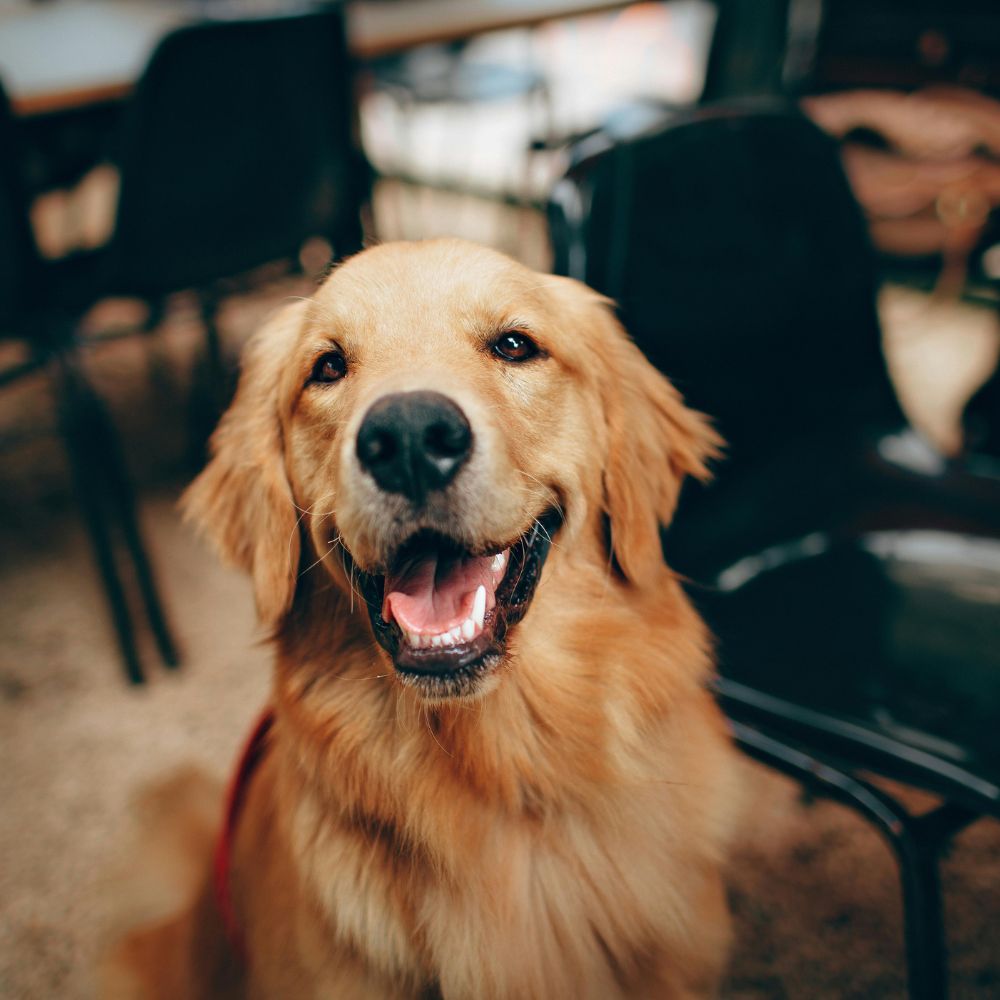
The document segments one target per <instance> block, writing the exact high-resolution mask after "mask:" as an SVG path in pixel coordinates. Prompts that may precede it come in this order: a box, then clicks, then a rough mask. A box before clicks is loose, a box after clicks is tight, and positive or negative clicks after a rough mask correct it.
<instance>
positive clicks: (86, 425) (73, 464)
mask: <svg viewBox="0 0 1000 1000" xmlns="http://www.w3.org/2000/svg"><path fill="white" fill-rule="evenodd" d="M59 375H60V378H59V391H58V398H59V427H60V432H61V435H62V439H63V443H64V445H65V447H66V453H67V456H68V458H69V463H70V469H71V471H72V474H73V480H74V483H75V484H76V492H77V496H78V499H79V503H80V508H81V510H82V513H83V517H84V521H85V523H86V525H87V531H88V533H89V535H90V541H91V545H92V546H93V549H94V556H95V558H96V560H97V568H98V571H99V572H100V574H101V579H102V581H103V583H104V593H105V595H106V597H107V599H108V606H109V609H110V611H111V618H112V621H113V622H114V626H115V634H116V636H117V638H118V646H119V649H120V650H121V655H122V660H123V661H124V665H125V673H126V676H127V677H128V679H129V681H130V682H131V683H133V684H141V683H142V682H143V681H144V680H145V677H144V676H143V672H142V664H141V662H140V660H139V654H138V651H137V650H136V646H135V631H134V629H133V627H132V617H131V615H130V613H129V608H128V601H127V600H126V598H125V589H124V587H123V586H122V582H121V578H120V577H119V575H118V567H117V565H116V563H115V556H114V548H113V545H112V541H111V533H110V530H109V526H108V519H107V515H106V512H105V511H104V509H103V500H102V498H101V489H100V485H99V484H98V482H97V481H96V479H95V477H94V470H95V468H97V467H98V461H99V460H98V459H97V458H96V455H95V452H96V451H97V449H98V448H99V442H98V439H97V438H96V437H95V436H94V435H93V434H92V433H91V430H92V421H93V411H92V408H91V405H90V399H88V397H87V394H86V393H82V392H81V391H80V385H79V381H78V379H77V377H75V375H74V374H73V372H72V362H70V361H67V360H66V359H60V372H59Z"/></svg>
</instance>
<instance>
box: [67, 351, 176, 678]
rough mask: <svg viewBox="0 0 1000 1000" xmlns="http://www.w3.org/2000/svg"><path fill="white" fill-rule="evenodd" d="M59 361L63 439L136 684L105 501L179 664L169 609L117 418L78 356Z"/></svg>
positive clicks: (166, 651) (163, 647)
mask: <svg viewBox="0 0 1000 1000" xmlns="http://www.w3.org/2000/svg"><path fill="white" fill-rule="evenodd" d="M59 366H60V393H59V398H60V412H61V424H62V429H63V438H64V440H65V441H66V444H67V449H68V451H69V454H70V461H71V463H72V465H73V469H74V476H75V479H76V481H77V484H78V489H79V492H80V497H81V505H82V507H83V510H84V516H85V517H86V519H87V523H88V526H89V528H90V533H91V538H92V539H93V542H94V547H95V551H96V553H97V558H98V564H99V567H100V569H101V575H102V577H103V579H104V583H105V589H106V591H107V593H108V597H109V600H110V602H111V606H112V614H113V617H114V620H115V626H116V629H117V632H118V637H119V644H120V645H121V647H122V653H123V657H124V659H125V664H126V672H127V673H128V676H129V679H130V680H131V681H132V682H133V683H141V682H142V680H143V679H144V678H143V673H142V667H141V665H140V663H139V659H138V655H137V653H136V649H135V641H134V629H133V626H132V620H131V617H130V615H129V610H128V603H127V601H126V598H125V592H124V587H123V586H122V583H121V579H120V577H119V575H118V571H117V566H116V563H115V558H114V547H113V544H112V538H111V531H110V521H109V518H108V513H107V511H106V510H105V509H104V508H105V504H107V505H109V506H110V507H111V508H112V509H113V511H114V515H115V516H116V518H117V522H118V525H119V527H120V529H121V532H122V536H123V538H124V541H125V547H126V550H127V552H128V554H129V556H130V558H131V560H132V564H133V568H134V570H135V577H136V582H137V584H138V587H139V592H140V595H141V597H142V601H143V605H144V607H145V611H146V615H147V617H148V619H149V624H150V628H151V630H152V632H153V637H154V640H155V642H156V645H157V649H158V650H159V653H160V656H161V657H162V659H163V662H164V663H165V664H166V665H167V666H169V667H175V666H177V664H178V662H179V660H178V656H177V649H176V646H175V644H174V641H173V639H172V637H171V634H170V629H169V626H168V624H167V621H166V617H165V615H164V613H163V607H162V604H161V602H160V598H159V595H158V593H157V590H156V583H155V579H154V575H153V571H152V568H151V565H150V562H149V557H148V556H147V554H146V550H145V548H144V546H143V543H142V535H141V533H140V531H139V524H138V520H137V517H136V511H135V502H134V498H133V495H132V489H131V485H130V483H129V479H128V475H127V473H126V471H125V462H124V458H123V456H122V454H121V448H120V446H119V443H118V438H117V435H116V433H115V430H114V426H113V424H112V423H111V418H110V417H109V415H108V413H107V411H106V410H105V408H104V406H103V404H102V403H101V401H100V399H99V398H98V396H97V395H96V393H95V392H94V391H93V389H92V388H91V387H90V385H89V384H88V383H87V381H86V379H85V378H84V376H83V374H82V372H81V371H80V370H79V364H78V361H77V359H76V357H75V356H69V355H67V354H65V353H64V354H63V355H62V356H61V357H60V359H59ZM98 478H99V479H100V481H101V482H100V483H99V482H98ZM102 487H103V489H102ZM102 492H103V493H104V494H105V495H104V496H102Z"/></svg>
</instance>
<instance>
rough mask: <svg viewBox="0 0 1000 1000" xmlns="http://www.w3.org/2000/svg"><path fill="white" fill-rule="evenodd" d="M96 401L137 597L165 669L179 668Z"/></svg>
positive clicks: (113, 439) (120, 466) (114, 442)
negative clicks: (140, 600)
mask: <svg viewBox="0 0 1000 1000" xmlns="http://www.w3.org/2000/svg"><path fill="white" fill-rule="evenodd" d="M95 402H96V403H97V409H96V416H97V419H98V420H100V422H101V423H102V424H103V427H102V437H103V440H104V442H105V447H104V456H103V458H104V471H105V475H106V476H107V482H108V485H109V487H110V492H111V499H112V502H113V503H114V505H115V507H116V508H117V515H118V523H119V526H120V527H121V531H122V536H123V538H124V540H125V547H126V549H127V550H128V554H129V556H130V557H131V559H132V565H133V567H134V569H135V578H136V583H137V584H138V586H139V594H140V595H141V597H142V603H143V606H144V607H145V610H146V617H147V618H148V619H149V627H150V630H151V631H152V633H153V639H154V641H155V642H156V648H157V650H158V651H159V653H160V658H161V659H162V660H163V663H164V664H165V665H166V666H168V667H176V666H178V665H179V663H180V659H179V657H178V655H177V647H176V645H175V644H174V640H173V638H172V636H171V634H170V627H169V625H168V624H167V620H166V616H165V614H164V612H163V604H162V602H161V601H160V596H159V594H158V593H157V589H156V580H155V577H154V575H153V570H152V567H151V565H150V562H149V556H148V555H147V554H146V549H145V546H144V545H143V542H142V534H141V532H140V530H139V521H138V517H137V515H136V509H135V498H134V496H133V493H132V485H131V483H130V482H129V478H128V474H127V472H126V470H125V459H124V457H123V455H122V454H121V448H120V446H119V443H118V439H117V435H116V434H115V432H114V428H113V427H112V426H111V423H110V419H109V417H108V414H107V412H106V411H105V410H104V408H103V407H102V406H101V405H100V403H99V401H97V400H96V399H95Z"/></svg>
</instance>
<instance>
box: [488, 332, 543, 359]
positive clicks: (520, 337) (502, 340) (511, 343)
mask: <svg viewBox="0 0 1000 1000" xmlns="http://www.w3.org/2000/svg"><path fill="white" fill-rule="evenodd" d="M493 353H494V354H496V355H498V356H499V357H501V358H503V359H504V361H527V360H528V359H529V358H533V357H534V356H535V355H536V354H538V345H537V344H536V343H535V342H534V341H533V340H532V339H531V337H528V336H526V335H525V334H523V333H504V334H501V335H500V336H499V337H498V338H497V339H496V340H495V341H494V342H493Z"/></svg>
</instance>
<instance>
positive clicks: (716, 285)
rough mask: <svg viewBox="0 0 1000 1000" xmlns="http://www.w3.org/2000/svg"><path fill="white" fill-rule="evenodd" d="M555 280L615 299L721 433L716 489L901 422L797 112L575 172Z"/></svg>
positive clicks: (848, 214)
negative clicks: (737, 474) (798, 454)
mask: <svg viewBox="0 0 1000 1000" xmlns="http://www.w3.org/2000/svg"><path fill="white" fill-rule="evenodd" d="M551 221H552V237H553V244H554V250H555V267H556V270H557V271H561V272H562V273H568V274H571V275H572V276H573V277H577V278H580V279H581V280H583V281H586V282H587V283H588V284H590V285H592V286H593V287H594V288H597V289H598V290H599V291H601V292H604V293H605V294H607V295H609V296H610V297H611V298H613V299H615V300H616V301H617V302H618V304H619V308H620V312H621V315H622V319H623V321H624V323H625V325H626V327H627V329H628V330H629V332H630V333H631V334H632V336H633V337H634V338H635V340H636V342H637V343H638V344H639V346H640V347H641V348H642V349H643V351H644V352H645V353H646V355H647V356H648V357H649V359H650V360H651V361H652V362H653V364H655V365H656V366H657V367H658V368H660V370H661V371H663V372H664V373H665V374H667V375H668V376H669V377H670V378H671V380H672V381H673V382H674V383H675V385H677V387H678V388H679V389H680V390H681V392H682V393H683V394H684V395H685V397H686V399H687V400H688V402H689V403H690V404H691V405H692V406H694V407H696V408H697V409H700V410H702V411H704V412H706V413H708V414H710V415H711V416H712V417H713V418H715V420H716V422H717V425H718V426H719V428H720V430H721V432H722V434H723V435H724V437H726V438H727V440H728V442H729V445H730V448H729V453H730V458H729V461H728V462H727V463H725V465H724V466H723V468H722V473H721V474H722V476H723V477H726V476H730V475H732V473H733V470H734V469H735V468H736V467H739V466H741V465H745V464H748V463H753V462H758V463H759V462H760V461H761V460H763V459H765V458H766V457H767V456H770V455H773V454H774V453H775V451H776V450H778V449H780V448H787V447H788V446H789V445H790V444H792V443H794V442H796V441H800V442H805V444H806V446H808V442H809V441H810V440H811V439H815V438H817V437H819V436H823V437H826V438H829V437H831V436H833V437H834V438H837V439H841V440H850V439H851V438H852V437H855V438H856V437H857V435H859V434H863V435H865V436H866V437H867V436H868V433H869V432H870V430H871V428H872V426H873V425H876V424H877V425H885V426H892V427H895V426H898V425H899V424H900V423H902V415H901V413H900V410H899V406H898V403H897V402H896V397H895V394H894V392H893V389H892V385H891V383H890V381H889V377H888V373H887V369H886V365H885V361H884V358H883V355H882V351H881V342H880V329H879V323H878V317H877V313H876V301H875V293H876V288H875V276H874V274H875V272H874V260H873V257H872V254H871V249H870V245H869V242H868V237H867V232H866V228H865V224H864V219H863V218H862V216H861V213H860V211H859V210H858V207H857V205H856V203H855V201H854V198H853V196H852V195H851V192H850V189H849V188H848V186H847V182H846V180H845V178H844V175H843V172H842V170H841V166H840V161H839V158H838V153H837V147H836V144H835V143H834V142H833V140H831V139H829V138H828V137H827V136H826V135H825V134H824V133H823V132H821V131H820V130H819V129H818V128H816V127H815V126H814V125H812V124H811V123H810V122H809V121H808V120H807V119H806V118H804V117H803V116H801V115H800V114H798V112H792V111H788V110H786V109H780V110H722V109H717V110H701V111H697V112H695V113H693V115H691V116H690V117H687V118H685V119H683V120H679V121H678V122H677V123H676V124H673V125H670V126H668V127H667V128H666V129H664V130H661V131H659V132H657V133H655V134H652V135H648V136H644V137H640V138H637V139H635V140H632V141H629V142H625V143H620V144H617V145H612V146H610V147H609V148H607V149H604V150H602V151H599V152H596V153H594V154H592V155H589V156H584V157H583V158H582V159H581V161H580V162H578V163H577V164H576V166H574V167H572V168H571V169H570V171H569V173H568V175H567V177H566V178H565V179H564V181H563V182H562V183H561V184H560V186H558V187H557V188H556V192H555V196H554V199H553V207H552V211H551Z"/></svg>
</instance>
